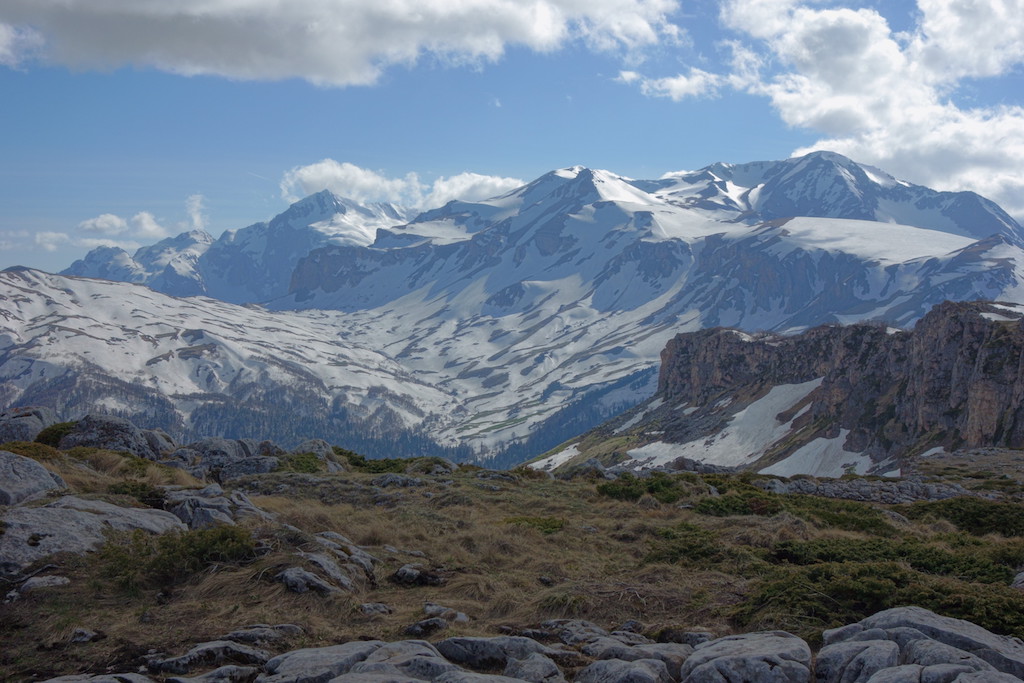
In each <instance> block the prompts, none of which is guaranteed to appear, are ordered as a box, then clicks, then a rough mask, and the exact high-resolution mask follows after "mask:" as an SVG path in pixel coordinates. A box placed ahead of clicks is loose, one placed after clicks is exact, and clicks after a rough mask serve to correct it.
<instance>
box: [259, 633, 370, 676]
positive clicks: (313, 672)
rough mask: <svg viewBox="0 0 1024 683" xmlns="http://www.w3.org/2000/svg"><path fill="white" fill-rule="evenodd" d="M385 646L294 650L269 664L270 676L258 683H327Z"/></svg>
mask: <svg viewBox="0 0 1024 683" xmlns="http://www.w3.org/2000/svg"><path fill="white" fill-rule="evenodd" d="M384 645H385V643H384V642H383V641H380V640H367V641H353V642H351V643H343V644H341V645H330V646H328V647H308V648H303V649H301V650H293V651H292V652H286V653H284V654H282V655H278V656H277V657H274V658H273V659H271V660H270V661H268V662H267V664H266V667H265V670H266V672H267V673H266V674H264V675H262V676H260V677H259V678H257V679H256V680H257V681H258V683H326V682H327V681H329V680H331V679H333V678H337V677H338V676H341V675H342V674H347V673H348V672H349V670H351V669H352V667H353V666H354V665H356V664H358V663H359V662H361V661H363V660H364V659H366V658H367V657H369V656H370V654H371V653H373V652H375V651H376V650H379V649H380V648H381V647H383V646H384Z"/></svg>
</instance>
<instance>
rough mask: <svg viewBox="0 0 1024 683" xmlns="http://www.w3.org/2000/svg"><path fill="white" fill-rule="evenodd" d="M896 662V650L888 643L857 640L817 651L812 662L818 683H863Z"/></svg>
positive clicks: (897, 659)
mask: <svg viewBox="0 0 1024 683" xmlns="http://www.w3.org/2000/svg"><path fill="white" fill-rule="evenodd" d="M899 663H900V648H899V646H898V645H897V644H896V643H894V642H893V641H891V640H859V641H848V642H840V643H833V644H831V645H826V646H825V647H823V648H821V650H820V651H819V652H818V657H817V659H816V660H815V668H814V670H815V676H816V677H817V681H818V683H863V682H864V681H866V680H868V679H869V678H870V677H871V676H873V675H874V674H876V673H877V672H879V671H881V670H883V669H888V668H891V667H894V666H896V665H898V664H899Z"/></svg>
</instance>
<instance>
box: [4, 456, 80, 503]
mask: <svg viewBox="0 0 1024 683" xmlns="http://www.w3.org/2000/svg"><path fill="white" fill-rule="evenodd" d="M61 488H64V482H63V481H62V480H61V479H60V477H58V476H56V475H54V474H51V473H50V472H49V470H47V469H46V468H45V467H43V466H42V465H40V464H39V463H38V462H36V461H35V460H33V459H32V458H26V457H24V456H21V455H17V454H15V453H11V452H10V451H0V505H17V504H18V503H21V502H24V501H26V500H31V499H33V498H38V497H39V496H42V495H44V494H45V493H46V492H47V491H53V490H56V489H61Z"/></svg>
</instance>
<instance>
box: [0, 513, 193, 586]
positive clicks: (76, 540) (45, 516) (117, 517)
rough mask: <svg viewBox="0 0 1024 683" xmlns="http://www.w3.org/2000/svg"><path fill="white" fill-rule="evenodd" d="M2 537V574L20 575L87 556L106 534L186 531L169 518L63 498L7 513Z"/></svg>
mask: <svg viewBox="0 0 1024 683" xmlns="http://www.w3.org/2000/svg"><path fill="white" fill-rule="evenodd" d="M3 521H4V523H5V525H6V527H5V530H4V533H3V534H0V573H7V574H15V573H17V572H20V571H21V570H22V569H23V568H25V567H27V566H28V565H30V564H32V563H33V562H35V561H37V560H40V559H42V558H44V557H46V556H48V555H52V554H54V553H58V552H70V553H75V554H79V555H81V554H84V553H87V552H90V551H93V550H96V549H97V548H99V547H100V546H102V545H103V544H104V543H105V542H106V537H105V536H104V533H103V532H104V531H105V530H107V529H116V530H121V531H132V530H134V529H142V530H143V531H148V532H149V533H153V534H162V533H166V532H168V531H185V529H186V527H185V525H184V524H182V523H181V521H180V520H179V519H178V518H177V517H175V516H174V515H172V514H171V513H169V512H164V511H163V510H153V509H149V508H123V507H119V506H117V505H111V504H110V503H104V502H103V501H99V500H84V499H82V498H77V497H75V496H64V497H63V498H59V499H57V500H55V501H53V502H52V503H48V504H46V505H44V506H42V507H35V508H26V507H16V508H13V509H11V510H9V511H8V512H7V514H6V515H5V516H4V518H3Z"/></svg>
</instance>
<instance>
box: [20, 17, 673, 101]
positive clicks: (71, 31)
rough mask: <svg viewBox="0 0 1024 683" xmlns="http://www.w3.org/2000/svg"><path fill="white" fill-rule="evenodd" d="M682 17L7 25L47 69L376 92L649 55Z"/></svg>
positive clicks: (109, 20) (27, 20)
mask: <svg viewBox="0 0 1024 683" xmlns="http://www.w3.org/2000/svg"><path fill="white" fill-rule="evenodd" d="M677 7H678V0H587V1H586V2H584V1H583V0H523V1H521V2H510V1H509V0H460V1H459V2H451V1H450V0H389V1H387V2H372V1H366V0H289V2H287V3H286V2H279V1H277V0H175V2H173V3H169V2H167V0H132V1H131V2H124V1H123V0H5V1H4V2H3V3H2V4H0V22H6V24H7V25H8V27H11V26H32V27H33V28H34V29H35V30H36V31H38V32H39V34H41V35H42V36H44V37H45V39H46V48H47V49H46V52H45V57H46V58H47V59H49V60H51V61H54V62H57V63H60V64H66V65H70V66H74V67H79V68H81V67H85V68H93V67H99V68H109V67H118V66H122V65H135V66H151V67H156V68H159V69H163V70H166V71H171V72H175V73H181V74H188V75H193V74H216V75H221V76H227V77H231V78H240V79H283V78H292V77H298V78H304V79H306V80H309V81H312V82H313V83H317V84H321V85H334V86H345V85H360V84H368V83H373V82H374V81H375V80H376V79H377V78H378V77H379V76H380V74H381V73H382V71H383V70H385V69H386V68H388V67H389V66H391V65H395V64H412V63H415V62H416V61H417V60H419V59H420V58H421V57H423V56H424V55H428V54H429V55H433V56H434V57H436V58H438V59H440V60H442V61H444V62H448V63H454V64H458V63H466V62H479V61H482V60H483V61H486V60H496V59H498V58H499V57H501V56H502V55H503V54H504V52H505V50H506V49H507V48H508V47H509V46H516V45H518V46H525V47H527V48H529V49H531V50H536V51H542V52H543V51H551V50H555V49H557V48H559V47H561V46H563V45H565V44H567V43H569V42H579V43H582V44H585V45H587V46H588V47H589V48H591V49H594V50H619V49H621V50H626V51H627V52H628V51H634V50H639V49H642V48H644V47H647V46H651V45H654V44H657V43H659V42H662V41H670V42H671V41H675V40H677V39H678V38H679V36H680V35H681V29H680V28H679V27H677V26H676V25H674V24H673V23H672V22H671V20H670V15H671V14H672V13H673V12H675V11H676V10H677ZM17 30H19V31H24V29H17ZM0 40H2V39H0ZM8 42H9V41H8ZM0 45H2V44H0Z"/></svg>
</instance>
